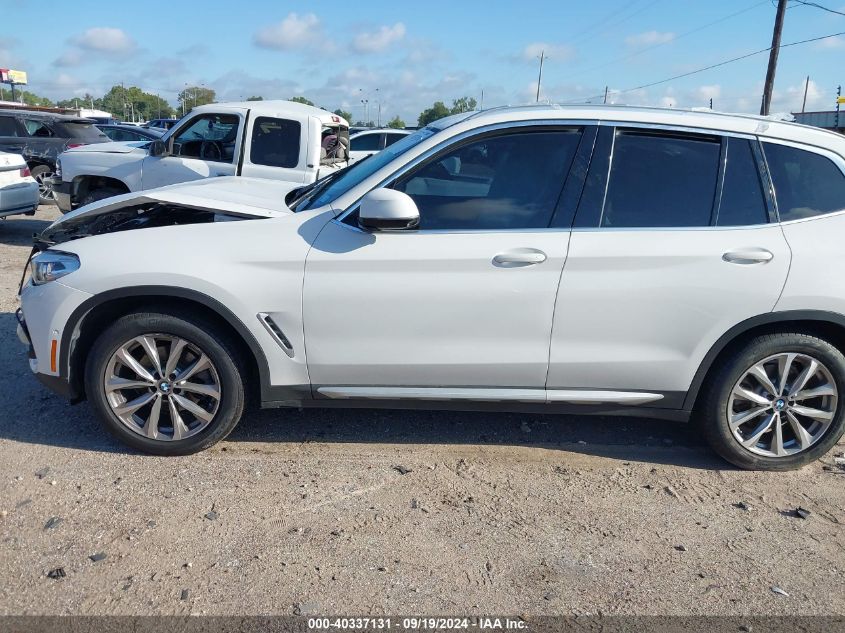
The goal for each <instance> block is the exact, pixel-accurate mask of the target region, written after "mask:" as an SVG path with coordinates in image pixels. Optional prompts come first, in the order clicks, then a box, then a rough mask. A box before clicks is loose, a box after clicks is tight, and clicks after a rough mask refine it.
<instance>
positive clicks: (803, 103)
mask: <svg viewBox="0 0 845 633" xmlns="http://www.w3.org/2000/svg"><path fill="white" fill-rule="evenodd" d="M809 88H810V75H807V81H805V82H804V101H802V102H801V112H804V110H805V109H806V108H807V90H809Z"/></svg>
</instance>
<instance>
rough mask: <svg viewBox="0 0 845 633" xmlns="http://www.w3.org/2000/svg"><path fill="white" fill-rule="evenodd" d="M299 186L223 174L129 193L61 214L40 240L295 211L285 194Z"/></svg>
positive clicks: (239, 218) (265, 216)
mask: <svg viewBox="0 0 845 633" xmlns="http://www.w3.org/2000/svg"><path fill="white" fill-rule="evenodd" d="M296 187H297V185H296V184H294V183H290V182H276V181H272V180H266V179H264V178H244V177H241V176H224V177H218V178H207V179H204V180H197V181H194V182H183V183H179V184H176V185H169V186H167V187H160V188H158V189H148V190H146V191H136V192H134V193H125V194H122V195H119V196H113V197H111V198H106V199H105V200H99V201H97V202H93V203H91V204H89V205H86V206H84V207H80V208H79V209H77V210H76V211H72V212H71V213H68V214H67V215H65V216H63V217H61V218H59V219H58V220H56V221H55V222H53V223H52V224H51V225H50V226H48V227H47V228H46V229H44V231H43V233H42V234H41V235H40V236H39V238H38V239H37V242H41V243H43V244H57V243H60V242H64V241H67V240H71V239H78V238H81V237H88V236H91V235H99V234H102V233H108V232H114V231H125V230H130V229H141V228H152V227H159V226H174V225H180V224H197V223H205V222H219V221H224V220H225V221H230V220H249V219H258V218H272V217H279V216H285V215H290V214H291V213H293V212H292V211H291V210H290V208H288V206H287V205H286V204H285V196H286V195H287V194H288V193H289V192H290V191H291V190H292V189H295V188H296Z"/></svg>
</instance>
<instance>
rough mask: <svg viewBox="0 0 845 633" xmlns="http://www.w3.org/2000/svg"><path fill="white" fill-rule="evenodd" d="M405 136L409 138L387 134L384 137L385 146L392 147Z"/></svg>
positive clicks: (402, 135)
mask: <svg viewBox="0 0 845 633" xmlns="http://www.w3.org/2000/svg"><path fill="white" fill-rule="evenodd" d="M405 136H407V134H391V133H389V132H388V133H387V134H385V135H384V146H385V147H390V146H391V145H393V144H394V143H395V142H396V141H398V140H400V139H402V138H404V137H405Z"/></svg>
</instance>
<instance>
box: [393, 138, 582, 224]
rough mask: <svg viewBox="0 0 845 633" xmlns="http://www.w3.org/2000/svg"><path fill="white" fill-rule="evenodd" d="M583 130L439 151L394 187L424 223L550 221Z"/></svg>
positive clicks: (473, 144) (539, 222) (476, 142)
mask: <svg viewBox="0 0 845 633" xmlns="http://www.w3.org/2000/svg"><path fill="white" fill-rule="evenodd" d="M580 138H581V133H580V130H574V129H571V130H556V131H548V132H523V133H516V134H506V135H503V136H496V137H488V138H485V139H482V140H478V141H474V142H471V143H468V144H466V145H463V146H461V147H458V148H457V149H453V150H450V151H448V152H446V153H445V154H440V155H439V156H437V157H436V158H435V159H434V160H432V161H430V162H428V163H426V164H424V165H423V166H422V167H420V168H419V169H417V170H416V171H414V172H413V173H411V174H410V175H409V176H406V177H404V178H403V179H401V180H399V181H398V182H397V183H396V184H395V185H394V188H395V189H397V190H399V191H403V192H405V193H407V194H408V195H409V196H411V198H413V200H414V202H415V203H416V205H417V208H418V209H419V212H420V228H421V229H470V230H471V229H475V230H479V229H480V230H495V229H529V228H545V227H548V226H549V223H550V221H551V218H552V215H553V213H554V210H555V206H556V205H557V201H558V198H559V197H560V193H561V190H562V189H563V184H564V180H565V179H566V174H567V173H568V172H569V167H570V165H571V164H572V159H573V157H574V156H575V151H576V150H577V148H578V142H579V140H580Z"/></svg>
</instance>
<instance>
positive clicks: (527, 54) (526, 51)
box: [520, 42, 575, 62]
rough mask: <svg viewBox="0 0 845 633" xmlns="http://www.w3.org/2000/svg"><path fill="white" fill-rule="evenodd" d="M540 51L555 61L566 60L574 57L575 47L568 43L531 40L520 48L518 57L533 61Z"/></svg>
mask: <svg viewBox="0 0 845 633" xmlns="http://www.w3.org/2000/svg"><path fill="white" fill-rule="evenodd" d="M540 53H545V56H546V57H548V58H549V59H552V60H554V61H557V62H562V61H566V60H568V59H572V58H573V57H575V49H574V48H573V47H572V46H569V45H568V44H551V43H548V42H532V43H531V44H528V45H527V46H526V47H525V48H523V49H522V53H521V54H520V58H521V59H522V60H523V61H527V62H528V61H534V60H535V59H537V58H538V57H540Z"/></svg>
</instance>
